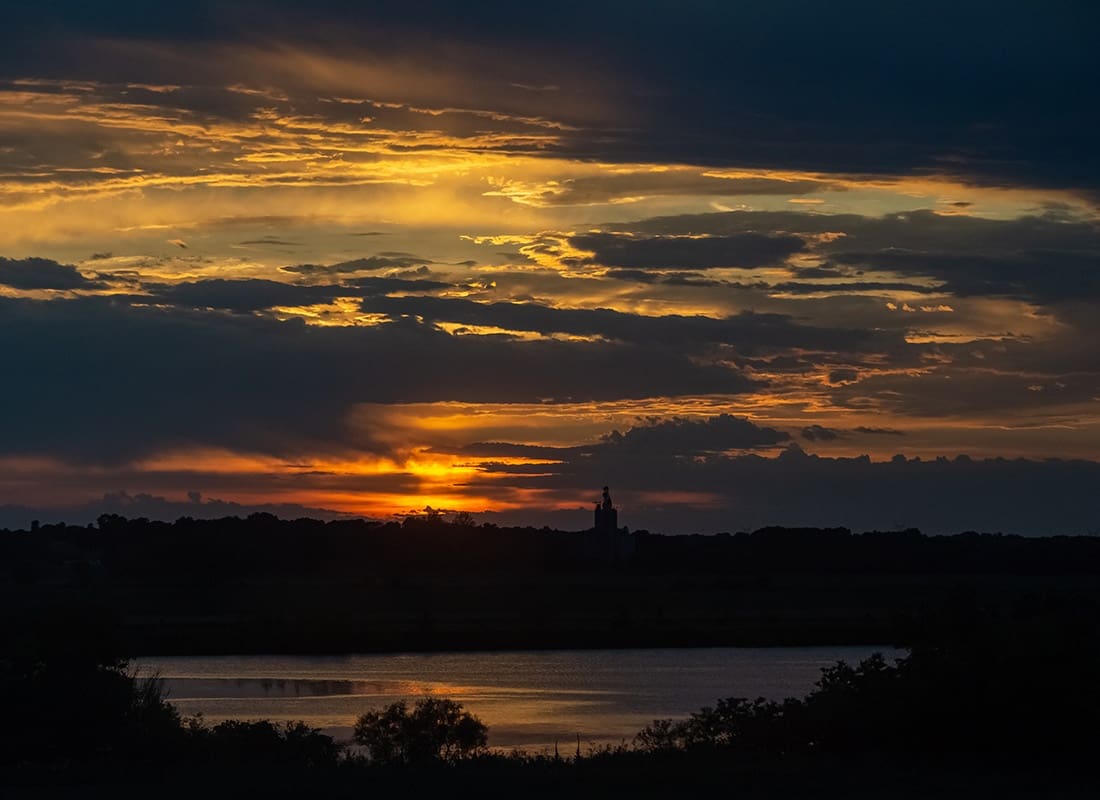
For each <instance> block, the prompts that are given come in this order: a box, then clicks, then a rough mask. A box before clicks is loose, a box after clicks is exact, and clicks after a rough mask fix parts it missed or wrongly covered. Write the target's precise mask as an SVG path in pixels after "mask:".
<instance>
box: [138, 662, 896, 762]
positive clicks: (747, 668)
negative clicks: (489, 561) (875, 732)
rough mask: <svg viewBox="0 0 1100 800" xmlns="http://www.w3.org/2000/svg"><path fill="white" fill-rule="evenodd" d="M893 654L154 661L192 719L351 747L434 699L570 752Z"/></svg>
mask: <svg viewBox="0 0 1100 800" xmlns="http://www.w3.org/2000/svg"><path fill="white" fill-rule="evenodd" d="M876 651H877V652H883V653H884V655H886V656H887V658H891V657H897V656H899V655H900V653H897V652H895V651H893V650H892V649H891V648H889V647H885V646H884V647H773V648H747V647H744V648H741V647H739V648H688V649H663V650H557V651H523V652H496V653H433V654H402V655H347V656H188V657H165V658H143V659H141V660H140V662H138V663H137V664H136V665H135V666H137V668H138V670H139V674H142V675H149V674H153V673H159V674H160V676H161V677H162V678H163V679H164V681H165V685H166V688H167V689H168V692H169V699H170V700H171V702H173V703H174V704H175V705H176V706H177V707H178V708H179V710H180V711H181V712H182V713H183V714H187V715H190V714H196V713H199V712H201V713H202V714H203V716H204V717H205V719H206V720H207V721H208V722H212V723H216V722H219V721H221V720H224V719H270V720H278V721H289V720H299V719H300V720H303V721H304V722H306V723H307V724H309V725H312V726H314V727H318V728H322V729H324V730H325V732H326V733H330V734H332V735H334V736H336V737H337V738H340V739H347V738H349V737H350V735H351V728H352V725H353V724H354V722H355V718H356V717H357V716H358V715H359V714H362V713H363V712H365V711H368V710H370V709H372V708H379V707H381V706H384V705H387V704H388V703H392V702H394V701H395V700H401V699H410V700H415V699H416V698H417V697H423V696H426V695H435V696H440V697H449V698H451V699H453V700H457V701H458V702H460V703H462V704H463V705H464V706H465V707H466V708H467V709H468V710H469V711H471V712H472V713H474V714H476V715H477V716H479V717H480V718H481V719H482V720H483V721H484V722H485V723H486V724H487V725H488V726H489V743H490V745H492V746H494V747H499V748H512V747H523V748H526V749H528V750H530V751H532V752H540V751H544V750H545V751H550V750H552V749H553V748H554V744H555V742H557V743H560V746H561V747H562V748H563V751H565V752H569V751H571V750H572V748H574V747H575V746H576V741H577V737H578V736H579V737H580V740H581V742H582V744H583V745H584V746H585V747H587V746H588V745H599V744H606V743H613V744H617V743H618V742H620V741H623V740H625V741H630V739H632V738H633V736H634V734H635V733H637V732H638V731H639V730H640V729H641V728H642V727H644V726H645V725H646V724H648V723H649V722H650V721H652V720H653V719H656V718H661V717H685V716H687V715H688V714H690V713H691V712H692V711H696V710H698V709H699V708H701V707H703V706H706V705H713V704H714V701H715V700H717V699H718V698H720V697H749V698H755V697H765V698H768V699H772V700H781V699H783V698H785V697H801V696H804V695H805V694H806V693H807V692H808V691H809V690H810V689H812V688H813V685H814V682H815V681H816V680H817V679H818V678H819V677H820V674H821V669H822V668H823V667H827V666H830V665H831V664H834V663H835V662H837V661H847V662H849V663H852V664H854V663H855V662H857V661H859V660H860V659H862V658H866V657H867V656H869V655H870V654H871V653H873V652H876Z"/></svg>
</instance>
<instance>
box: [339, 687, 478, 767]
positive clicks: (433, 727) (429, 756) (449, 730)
mask: <svg viewBox="0 0 1100 800" xmlns="http://www.w3.org/2000/svg"><path fill="white" fill-rule="evenodd" d="M488 733H489V729H488V728H487V727H486V726H485V724H484V723H483V722H482V721H481V720H479V719H478V718H477V717H475V716H473V715H472V714H470V713H469V712H468V711H464V710H463V709H462V706H461V705H460V704H459V703H456V702H455V701H454V700H447V699H441V698H434V697H428V698H425V699H423V700H418V701H417V703H416V705H414V706H413V708H412V710H411V711H410V710H409V707H408V704H407V703H406V702H405V701H404V700H402V701H399V702H397V703H392V704H391V705H389V706H387V707H386V708H384V709H382V710H381V711H370V712H368V713H366V714H363V715H362V716H361V717H359V719H358V720H357V721H356V723H355V734H354V739H355V742H356V743H357V744H360V745H362V746H363V747H365V748H366V749H367V753H368V754H369V756H370V759H371V761H373V762H375V763H379V764H422V763H426V762H431V761H443V762H454V761H458V760H460V759H463V758H468V757H470V756H473V755H477V754H478V753H481V752H482V751H483V750H484V749H485V746H486V744H487V742H488Z"/></svg>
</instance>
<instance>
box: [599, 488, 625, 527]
mask: <svg viewBox="0 0 1100 800" xmlns="http://www.w3.org/2000/svg"><path fill="white" fill-rule="evenodd" d="M593 527H594V529H595V530H596V531H597V532H598V531H612V532H614V531H617V530H619V511H618V509H616V508H615V506H614V505H613V504H612V503H611V490H610V489H608V488H607V487H606V486H605V487H603V501H602V502H601V501H599V500H597V501H596V522H595V525H594V526H593Z"/></svg>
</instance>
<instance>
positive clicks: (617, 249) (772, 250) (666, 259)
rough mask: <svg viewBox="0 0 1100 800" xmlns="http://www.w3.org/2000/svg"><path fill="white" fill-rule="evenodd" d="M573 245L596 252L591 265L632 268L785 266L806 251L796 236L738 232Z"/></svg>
mask: <svg viewBox="0 0 1100 800" xmlns="http://www.w3.org/2000/svg"><path fill="white" fill-rule="evenodd" d="M570 244H572V245H573V246H574V247H577V248H579V249H581V250H588V251H591V252H593V253H594V255H593V257H592V258H591V260H590V262H589V263H593V264H601V265H603V266H607V267H626V268H631V269H687V270H693V269H710V268H714V267H742V268H745V269H752V268H755V267H766V266H775V265H778V264H782V263H783V262H784V261H786V260H787V258H789V257H790V256H792V255H794V254H795V253H797V252H800V251H801V250H804V249H805V247H806V243H805V242H804V241H803V240H802V239H801V238H799V237H797V236H791V235H785V234H778V235H774V234H766V233H751V232H750V233H738V234H733V235H729V236H707V237H702V238H694V237H670V236H651V237H646V238H635V237H632V236H623V235H617V234H611V233H589V234H584V235H581V236H574V237H572V238H571V239H570Z"/></svg>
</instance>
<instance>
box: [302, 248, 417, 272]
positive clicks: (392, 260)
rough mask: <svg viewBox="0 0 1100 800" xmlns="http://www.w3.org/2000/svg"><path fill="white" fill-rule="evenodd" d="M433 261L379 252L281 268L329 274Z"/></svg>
mask: <svg viewBox="0 0 1100 800" xmlns="http://www.w3.org/2000/svg"><path fill="white" fill-rule="evenodd" d="M433 263H435V262H433V261H432V260H431V259H428V258H421V257H420V256H415V255H413V254H412V253H379V254H378V255H374V256H367V257H365V258H356V259H353V260H351V261H340V262H338V263H336V264H294V265H291V266H287V267H281V269H282V271H283V272H292V273H294V274H296V275H331V274H339V273H356V272H373V271H375V270H383V269H408V268H410V267H417V266H422V265H425V264H433Z"/></svg>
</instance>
